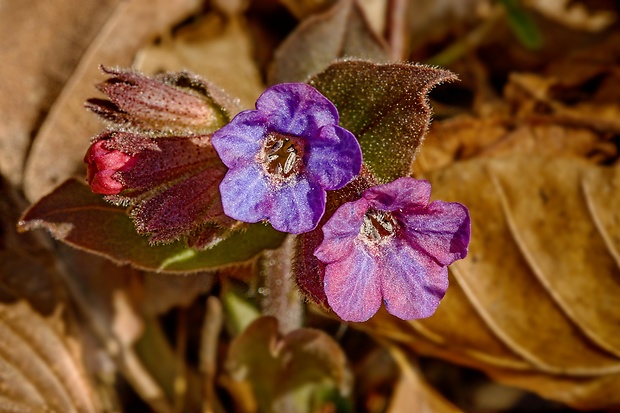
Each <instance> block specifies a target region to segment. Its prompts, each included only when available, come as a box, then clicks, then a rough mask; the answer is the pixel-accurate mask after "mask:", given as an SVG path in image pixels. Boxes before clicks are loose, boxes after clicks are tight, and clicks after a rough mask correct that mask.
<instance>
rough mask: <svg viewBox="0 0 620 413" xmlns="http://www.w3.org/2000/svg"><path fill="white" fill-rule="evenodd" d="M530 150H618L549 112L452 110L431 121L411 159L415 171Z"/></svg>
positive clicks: (587, 153) (595, 154)
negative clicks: (520, 114) (522, 115)
mask: <svg viewBox="0 0 620 413" xmlns="http://www.w3.org/2000/svg"><path fill="white" fill-rule="evenodd" d="M509 155H535V156H543V155H545V156H558V157H577V158H582V159H588V160H590V161H592V162H601V161H607V160H609V159H614V158H615V157H617V155H618V150H617V148H616V147H615V145H614V144H613V143H611V142H609V141H608V140H607V139H606V138H605V135H603V134H600V133H597V132H596V131H594V130H593V129H592V128H589V127H584V126H571V125H566V124H564V123H563V122H562V121H561V120H560V119H558V118H554V117H546V118H536V119H520V120H515V119H514V118H513V119H511V118H509V117H507V116H489V117H481V118H478V117H473V116H469V115H462V116H457V117H454V118H451V119H447V120H444V121H439V122H434V123H433V124H431V127H430V130H429V133H428V135H427V138H426V140H425V143H424V147H423V150H422V151H420V154H419V155H418V157H417V159H416V163H415V164H414V170H415V171H416V173H417V174H423V173H425V172H429V171H432V170H436V169H440V168H442V167H446V166H448V165H450V164H451V163H453V162H454V161H455V160H466V159H471V158H475V157H504V156H509Z"/></svg>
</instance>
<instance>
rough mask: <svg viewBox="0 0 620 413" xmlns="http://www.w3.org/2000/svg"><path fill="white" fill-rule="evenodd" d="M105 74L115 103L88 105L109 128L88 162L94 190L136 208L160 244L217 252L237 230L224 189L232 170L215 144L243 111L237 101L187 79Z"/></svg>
mask: <svg viewBox="0 0 620 413" xmlns="http://www.w3.org/2000/svg"><path fill="white" fill-rule="evenodd" d="M103 70H104V72H105V73H106V74H109V75H111V76H112V77H111V78H109V79H108V80H106V81H105V82H103V83H101V84H100V85H99V89H100V90H101V91H103V92H104V93H105V94H106V95H107V96H108V97H109V98H110V100H104V99H90V100H89V101H88V102H87V105H86V106H87V108H88V109H90V110H92V111H93V112H95V113H97V114H99V115H100V116H102V117H103V118H104V119H106V120H107V121H108V122H109V130H108V131H105V132H103V133H101V134H100V135H98V136H96V137H95V138H94V139H93V143H92V144H91V146H90V148H89V149H88V151H87V153H86V156H85V157H84V161H85V162H86V164H87V177H88V183H89V185H90V187H91V190H92V191H93V192H95V193H100V194H103V195H106V199H107V200H108V201H110V202H113V203H115V204H119V205H129V214H130V216H131V217H132V218H133V219H134V222H135V224H136V229H137V230H138V232H139V233H141V234H149V235H150V236H151V237H150V240H151V242H153V243H162V242H163V243H168V242H172V241H175V240H177V239H179V238H181V237H187V238H188V241H189V244H190V245H191V246H193V247H195V248H208V247H210V246H212V245H213V243H214V242H216V241H218V240H220V239H221V238H222V237H223V236H224V235H225V233H227V231H228V230H229V229H231V228H233V227H235V226H236V225H237V223H236V221H235V220H234V219H232V218H230V217H228V216H226V215H225V214H224V211H223V210H222V203H221V200H220V194H219V191H218V189H217V188H218V185H219V183H220V182H221V180H222V178H223V177H224V175H225V173H226V166H225V165H224V164H223V163H222V161H221V160H220V159H219V157H218V156H217V153H216V152H215V150H214V149H213V146H212V144H211V135H212V132H213V131H214V130H216V129H218V128H219V127H220V126H222V125H224V124H225V123H226V121H227V120H228V116H230V115H231V114H234V113H235V112H236V111H237V108H236V106H235V105H234V103H233V100H232V99H230V98H227V97H226V96H225V94H224V93H223V92H222V91H220V90H219V89H218V88H217V87H215V86H213V85H211V84H210V83H208V82H205V81H204V80H202V79H200V78H198V77H196V76H194V75H191V74H188V73H183V72H182V73H177V74H164V75H160V76H157V77H155V78H148V77H146V76H143V75H140V74H138V73H135V72H132V71H124V70H111V69H105V68H104V69H103ZM214 102H216V103H217V105H215V104H214Z"/></svg>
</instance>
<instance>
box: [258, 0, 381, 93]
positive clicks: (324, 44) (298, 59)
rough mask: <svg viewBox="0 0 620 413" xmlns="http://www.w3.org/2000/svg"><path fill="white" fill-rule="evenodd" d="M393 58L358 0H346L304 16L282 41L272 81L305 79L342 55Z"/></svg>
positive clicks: (376, 58) (271, 75) (274, 62)
mask: <svg viewBox="0 0 620 413" xmlns="http://www.w3.org/2000/svg"><path fill="white" fill-rule="evenodd" d="M346 57H348V58H358V59H368V60H372V61H376V62H387V61H388V60H389V57H388V53H387V47H386V45H385V43H384V42H383V41H382V40H381V39H380V38H379V37H378V36H377V35H375V33H374V32H373V31H372V29H371V28H370V26H369V25H368V22H367V21H366V18H365V16H364V13H363V12H362V10H361V9H360V7H359V5H358V4H357V2H356V1H354V0H342V1H339V2H337V3H336V5H334V6H333V7H332V8H331V9H329V10H327V11H326V12H324V13H321V14H317V15H314V16H311V17H309V18H308V19H306V20H304V21H303V22H302V23H301V24H300V25H299V26H298V27H297V29H296V30H295V31H294V32H293V33H292V34H291V35H290V36H289V37H288V38H287V39H286V40H285V41H284V42H283V43H282V44H281V45H280V47H279V49H278V50H277V51H276V54H275V59H274V61H273V64H272V66H271V70H270V73H269V83H270V84H276V83H284V82H303V81H305V80H306V79H308V77H310V76H312V75H315V74H317V73H319V72H320V71H322V70H324V69H325V68H327V66H329V64H331V63H332V62H333V61H334V60H337V59H340V58H346Z"/></svg>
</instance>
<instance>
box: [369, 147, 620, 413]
mask: <svg viewBox="0 0 620 413" xmlns="http://www.w3.org/2000/svg"><path fill="white" fill-rule="evenodd" d="M427 178H428V179H429V180H430V181H431V183H432V184H433V197H435V198H437V199H442V200H445V201H459V202H462V203H464V204H465V205H467V206H468V208H469V209H470V212H471V217H472V241H471V244H470V248H469V255H468V257H467V258H466V259H464V260H461V261H458V262H457V263H455V264H453V265H452V267H451V270H452V275H453V280H452V285H451V287H450V288H449V289H448V293H447V295H446V297H445V298H444V300H443V301H442V304H441V305H440V306H439V309H438V311H437V313H436V314H435V315H434V316H433V317H430V318H428V319H425V320H418V321H413V322H410V323H409V327H406V328H405V329H403V327H402V326H403V323H405V322H400V321H398V320H391V321H389V322H386V319H388V317H387V316H386V315H385V313H383V314H382V315H380V316H379V317H376V318H377V319H376V320H375V319H373V320H371V323H370V329H372V330H371V331H374V332H375V333H378V334H380V335H385V336H387V337H391V338H392V339H397V340H399V341H402V342H404V343H408V344H409V345H411V346H412V347H413V348H416V349H417V350H418V351H422V352H424V353H428V354H433V355H435V356H438V357H442V358H446V359H449V360H451V361H454V362H458V363H462V364H466V365H469V366H472V367H476V368H480V369H483V370H485V371H487V372H488V373H489V374H492V375H493V376H494V377H496V378H497V379H498V380H500V381H502V382H504V381H505V382H506V383H509V384H513V385H518V386H522V387H524V388H527V389H529V390H532V391H534V392H538V393H540V394H541V395H542V396H545V397H551V398H554V399H556V400H558V401H561V402H564V403H569V404H571V405H573V406H576V407H583V406H587V407H588V408H607V407H610V406H617V405H619V404H620V396H619V395H618V394H617V392H616V393H613V392H612V391H611V390H610V389H611V388H613V386H616V388H617V386H620V335H618V325H620V309H619V307H618V305H617V297H618V296H620V284H619V283H618V279H619V277H620V259H619V258H620V254H619V251H620V242H619V241H618V240H619V239H620V237H619V233H620V212H619V211H618V208H617V206H618V205H620V168H617V167H616V168H602V167H597V166H593V165H590V164H588V163H587V162H584V161H582V160H579V159H572V158H545V157H532V156H528V157H519V156H513V157H510V158H497V159H476V160H472V161H468V162H461V163H455V164H453V165H452V166H450V167H448V168H445V169H442V170H437V171H435V172H432V173H430V174H429V175H428V176H427ZM472 310H473V311H472ZM476 318H477V319H479V320H480V322H478V323H473V324H472V320H474V319H476ZM459 322H460V325H459ZM405 324H407V323H405ZM378 325H381V326H382V327H381V328H382V329H383V330H379V329H378V328H377V326H378ZM386 325H387V327H386ZM367 328H368V327H367ZM407 328H408V329H409V330H407ZM394 329H399V330H400V331H401V332H400V333H398V332H396V333H394V332H392V331H390V330H394ZM412 331H414V332H415V333H412ZM403 332H404V334H403ZM408 337H409V338H408ZM421 337H423V339H421ZM433 343H434V344H433ZM511 353H512V356H511ZM506 361H509V362H510V363H506ZM528 375H531V377H532V379H533V380H532V381H531V382H530V381H528V380H527V377H528ZM602 395H605V396H606V397H601V396H602Z"/></svg>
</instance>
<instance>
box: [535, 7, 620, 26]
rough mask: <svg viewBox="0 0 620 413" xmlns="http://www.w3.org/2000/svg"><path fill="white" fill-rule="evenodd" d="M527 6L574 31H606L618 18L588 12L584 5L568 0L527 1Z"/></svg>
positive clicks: (601, 12) (610, 13)
mask: <svg viewBox="0 0 620 413" xmlns="http://www.w3.org/2000/svg"><path fill="white" fill-rule="evenodd" d="M525 4H527V6H529V7H531V8H533V9H535V10H537V11H538V12H539V13H541V14H542V15H544V16H545V17H547V18H549V19H552V20H555V21H557V22H559V23H561V24H564V25H566V26H568V27H570V28H572V29H575V30H586V31H591V32H598V31H601V30H604V29H606V28H607V27H609V26H610V25H611V24H613V23H614V21H615V20H616V19H617V18H618V16H616V14H615V13H612V12H609V11H598V12H596V11H590V10H588V9H587V8H586V6H585V4H583V3H578V2H571V1H569V0H551V1H550V0H527V1H526V2H525Z"/></svg>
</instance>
